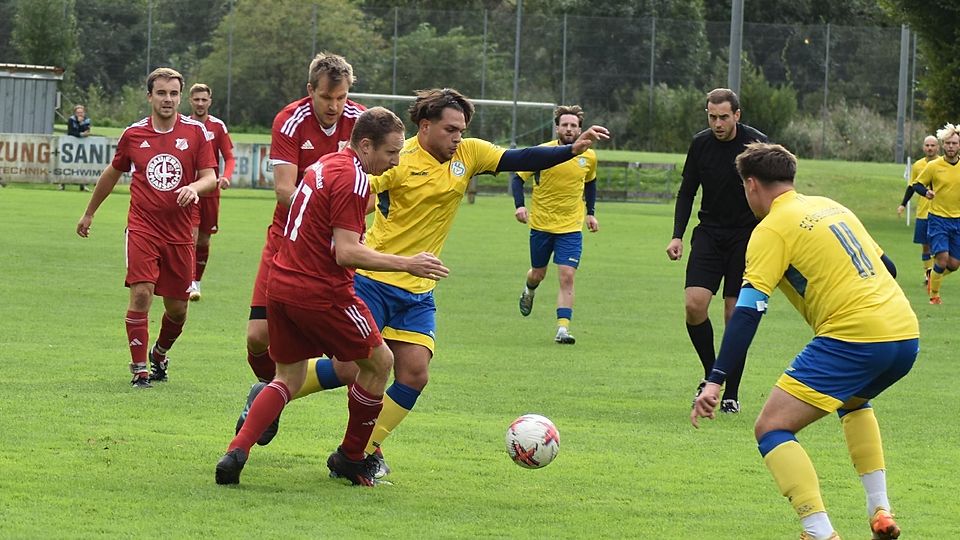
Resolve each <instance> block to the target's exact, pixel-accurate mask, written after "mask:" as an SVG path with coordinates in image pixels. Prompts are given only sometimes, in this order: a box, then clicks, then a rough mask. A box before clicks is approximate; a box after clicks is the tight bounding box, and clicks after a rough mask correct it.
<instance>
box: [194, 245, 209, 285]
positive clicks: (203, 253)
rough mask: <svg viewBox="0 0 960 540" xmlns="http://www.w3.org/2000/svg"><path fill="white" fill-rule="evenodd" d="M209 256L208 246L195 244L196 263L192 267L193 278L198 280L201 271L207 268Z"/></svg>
mask: <svg viewBox="0 0 960 540" xmlns="http://www.w3.org/2000/svg"><path fill="white" fill-rule="evenodd" d="M209 258H210V246H208V245H207V246H197V265H196V267H194V272H193V280H194V281H200V280H201V279H202V278H203V271H204V270H206V268H207V259H209Z"/></svg>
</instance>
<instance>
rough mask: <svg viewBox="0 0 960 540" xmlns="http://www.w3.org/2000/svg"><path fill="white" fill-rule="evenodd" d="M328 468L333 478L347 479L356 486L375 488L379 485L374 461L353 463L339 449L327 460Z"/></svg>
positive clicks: (363, 460) (365, 460) (366, 460)
mask: <svg viewBox="0 0 960 540" xmlns="http://www.w3.org/2000/svg"><path fill="white" fill-rule="evenodd" d="M372 455H376V454H372ZM368 458H369V456H368ZM327 468H328V469H330V473H331V474H330V476H331V477H334V478H346V479H347V480H349V481H350V483H351V484H353V485H355V486H367V487H373V486H375V485H376V483H377V479H376V472H377V470H376V464H375V463H374V461H373V460H370V459H367V458H365V459H362V460H360V461H353V460H351V459H348V458H347V456H345V455H344V454H343V451H341V450H340V448H339V447H338V448H337V451H336V452H334V453H332V454H330V457H328V458H327Z"/></svg>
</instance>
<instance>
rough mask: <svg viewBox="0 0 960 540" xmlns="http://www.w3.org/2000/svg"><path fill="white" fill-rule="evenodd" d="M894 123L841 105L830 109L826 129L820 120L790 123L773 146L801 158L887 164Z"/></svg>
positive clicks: (806, 118) (859, 107)
mask: <svg viewBox="0 0 960 540" xmlns="http://www.w3.org/2000/svg"><path fill="white" fill-rule="evenodd" d="M896 133H897V130H896V125H895V122H894V120H892V119H888V118H884V117H882V116H881V115H880V114H878V113H876V112H874V111H871V110H870V109H868V108H866V107H864V106H862V105H857V106H852V107H851V106H848V105H847V103H846V102H845V101H841V102H839V103H837V104H835V105H833V106H832V107H831V108H830V109H829V112H828V113H827V118H826V125H824V120H823V118H822V117H820V116H812V115H810V116H803V117H800V118H797V119H795V120H793V121H792V122H791V123H790V125H789V127H788V129H786V130H785V131H784V132H783V133H782V134H781V136H780V137H778V138H777V142H779V143H781V144H783V145H784V146H786V147H787V148H789V149H790V150H791V151H792V152H794V153H795V154H797V155H799V156H803V157H813V158H817V159H842V160H847V161H890V160H891V159H892V158H893V152H894V146H895V144H896Z"/></svg>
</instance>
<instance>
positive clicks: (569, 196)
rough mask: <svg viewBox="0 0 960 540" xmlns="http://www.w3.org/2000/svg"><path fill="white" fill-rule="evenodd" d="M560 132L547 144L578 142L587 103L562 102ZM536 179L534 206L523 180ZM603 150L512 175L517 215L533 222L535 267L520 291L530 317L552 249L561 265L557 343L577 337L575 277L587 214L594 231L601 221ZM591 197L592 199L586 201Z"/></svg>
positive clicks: (532, 262)
mask: <svg viewBox="0 0 960 540" xmlns="http://www.w3.org/2000/svg"><path fill="white" fill-rule="evenodd" d="M553 123H554V125H555V126H556V130H557V138H556V139H554V140H552V141H550V142H546V143H544V144H542V145H541V146H557V145H560V144H572V143H573V141H575V140H577V137H579V136H580V132H581V129H582V126H583V109H581V108H580V106H579V105H573V106H560V107H557V108H556V110H555V111H554V114H553ZM531 178H532V179H533V206H532V208H531V211H530V212H527V208H526V206H525V204H524V200H523V183H524V181H526V180H530V179H531ZM596 180H597V154H596V152H594V151H593V150H592V149H591V150H587V151H586V152H584V153H583V154H581V155H580V156H578V157H577V158H576V159H571V160H569V161H565V162H563V163H561V164H559V165H555V166H553V167H550V168H549V169H546V170H543V171H536V172H533V173H529V172H521V173H516V174H514V175H513V177H512V186H511V187H512V191H513V200H514V206H515V207H516V211H515V212H514V217H515V218H516V219H517V221H519V222H520V223H527V222H528V221H529V223H530V269H529V270H527V276H526V284H525V287H524V289H523V293H522V294H521V295H520V314H521V315H523V316H524V317H526V316H527V315H530V312H531V310H533V298H534V294H535V291H536V289H537V286H539V285H540V282H541V281H543V278H544V277H546V275H547V263H548V262H550V255H551V254H552V255H553V262H554V264H556V265H557V276H558V277H559V279H560V290H559V292H558V293H557V333H556V336H555V337H554V341H555V342H556V343H561V344H569V345H572V344H574V343H576V339H575V338H574V337H573V334H571V333H570V332H569V327H570V321H571V319H573V279H574V276H575V274H576V272H577V268H578V267H579V266H580V255H581V254H582V253H583V233H582V232H581V230H582V229H583V223H584V220H586V223H587V229H588V230H589V231H590V232H597V231H598V230H599V229H600V224H599V223H598V222H597V218H596V217H595V216H594V207H595V204H596V200H597V182H596ZM584 203H586V204H584Z"/></svg>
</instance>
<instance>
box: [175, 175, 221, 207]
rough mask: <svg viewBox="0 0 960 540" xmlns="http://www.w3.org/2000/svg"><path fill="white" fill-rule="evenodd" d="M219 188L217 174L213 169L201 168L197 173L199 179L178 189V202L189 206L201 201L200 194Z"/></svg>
mask: <svg viewBox="0 0 960 540" xmlns="http://www.w3.org/2000/svg"><path fill="white" fill-rule="evenodd" d="M215 189H217V175H216V173H214V172H213V169H200V173H199V174H198V175H197V181H196V182H194V183H192V184H188V185H186V186H183V187H181V188H179V189H177V190H176V191H175V192H174V193H176V194H177V204H179V205H180V206H187V205H188V204H195V203H197V202H199V201H200V195H204V194H207V193H210V192H211V191H213V190H215Z"/></svg>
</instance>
